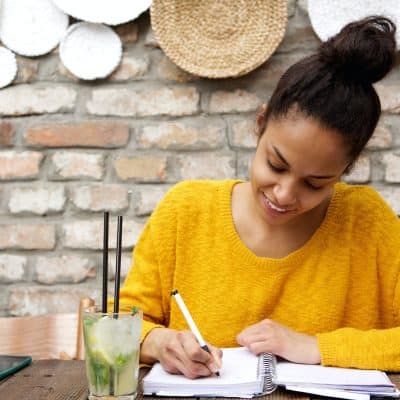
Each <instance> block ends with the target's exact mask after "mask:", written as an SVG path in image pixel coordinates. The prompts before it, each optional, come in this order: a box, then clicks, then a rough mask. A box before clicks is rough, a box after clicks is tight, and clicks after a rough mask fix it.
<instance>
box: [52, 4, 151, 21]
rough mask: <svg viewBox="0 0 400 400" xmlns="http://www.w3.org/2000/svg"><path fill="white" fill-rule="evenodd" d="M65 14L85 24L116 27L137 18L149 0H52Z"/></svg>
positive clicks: (147, 6)
mask: <svg viewBox="0 0 400 400" xmlns="http://www.w3.org/2000/svg"><path fill="white" fill-rule="evenodd" d="M53 2H54V3H55V4H56V5H57V6H58V7H59V8H60V9H61V10H63V11H64V12H65V13H67V14H69V15H71V16H73V17H74V18H77V19H81V20H83V21H87V22H96V23H103V24H107V25H118V24H123V23H125V22H128V21H131V20H133V19H135V18H137V17H138V16H139V15H140V14H141V13H143V12H144V11H146V10H147V9H148V8H149V7H150V5H151V0H53Z"/></svg>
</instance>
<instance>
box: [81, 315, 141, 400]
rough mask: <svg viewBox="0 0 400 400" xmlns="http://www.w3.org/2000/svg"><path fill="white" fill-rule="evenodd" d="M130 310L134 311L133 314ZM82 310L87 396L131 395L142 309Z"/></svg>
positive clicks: (133, 393) (135, 380) (134, 389)
mask: <svg viewBox="0 0 400 400" xmlns="http://www.w3.org/2000/svg"><path fill="white" fill-rule="evenodd" d="M132 314H133V315H132ZM132 314H129V313H126V314H123V313H119V314H113V313H108V314H103V313H97V312H85V313H84V315H83V331H84V340H85V358H86V374H87V378H88V383H89V392H90V393H89V399H91V400H94V399H101V398H102V397H106V396H108V398H113V397H112V396H114V398H116V399H121V400H122V399H123V400H125V399H126V400H131V399H134V398H135V396H136V392H137V386H138V375H139V347H140V333H141V328H142V313H141V311H140V310H138V309H135V310H134V311H133V313H132Z"/></svg>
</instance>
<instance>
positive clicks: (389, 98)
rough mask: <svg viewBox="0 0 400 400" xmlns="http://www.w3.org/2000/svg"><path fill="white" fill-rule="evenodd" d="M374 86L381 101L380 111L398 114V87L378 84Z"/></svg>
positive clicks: (399, 101) (399, 100)
mask: <svg viewBox="0 0 400 400" xmlns="http://www.w3.org/2000/svg"><path fill="white" fill-rule="evenodd" d="M374 86H375V89H376V91H377V92H378V96H379V99H380V101H381V106H382V111H386V112H390V113H400V91H399V85H398V84H389V83H378V84H376V85H374Z"/></svg>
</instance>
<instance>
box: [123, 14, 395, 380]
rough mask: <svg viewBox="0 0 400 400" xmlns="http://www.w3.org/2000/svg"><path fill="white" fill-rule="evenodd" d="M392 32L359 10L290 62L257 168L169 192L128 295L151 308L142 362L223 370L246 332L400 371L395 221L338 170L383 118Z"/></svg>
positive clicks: (261, 343)
mask: <svg viewBox="0 0 400 400" xmlns="http://www.w3.org/2000/svg"><path fill="white" fill-rule="evenodd" d="M394 34H395V26H394V24H393V23H392V22H391V21H390V20H389V19H386V18H384V17H370V18H366V19H364V20H361V21H357V22H354V23H351V24H349V25H347V26H345V27H344V28H343V30H342V31H341V32H340V33H339V34H338V35H336V36H334V37H332V38H331V39H329V40H328V41H327V42H324V43H322V45H321V46H320V48H319V50H318V52H317V53H316V54H314V55H312V56H310V57H307V58H305V59H304V60H301V61H300V62H298V63H296V64H294V65H293V66H292V67H290V68H289V69H288V70H287V71H286V73H285V74H284V75H283V76H282V78H281V79H280V81H279V82H278V85H277V88H276V90H275V91H274V93H273V94H272V97H271V99H270V101H269V104H268V107H266V106H265V107H263V108H262V109H261V111H260V114H259V115H258V118H257V134H258V144H257V150H256V153H255V156H254V159H253V163H252V166H251V173H250V181H249V182H243V181H233V180H232V181H221V182H217V181H215V182H213V181H190V182H185V183H181V184H179V185H177V186H175V187H174V188H173V189H172V190H170V191H169V193H168V194H167V195H166V196H165V198H164V200H163V201H162V202H161V203H160V204H159V206H158V207H157V208H156V210H155V211H154V212H153V214H152V216H151V218H150V219H149V221H148V223H147V225H146V227H145V229H144V232H143V233H142V236H141V237H140V239H139V241H138V243H137V246H136V247H135V250H134V253H133V266H132V269H131V271H130V273H129V275H128V277H127V280H126V281H125V284H124V286H123V288H122V290H121V297H120V299H121V307H122V308H124V307H126V308H128V307H129V304H137V305H139V306H140V307H142V308H143V310H144V329H143V334H142V346H141V361H142V362H145V363H150V364H151V363H153V362H155V361H159V362H160V363H161V364H162V366H163V367H164V368H165V369H166V370H167V371H169V372H172V373H181V374H184V375H186V376H188V377H191V378H194V377H199V376H205V375H210V374H212V373H213V372H214V367H215V363H216V362H217V363H218V361H219V360H220V358H221V352H220V350H219V347H233V346H238V345H241V346H246V347H247V348H248V349H249V350H250V351H252V352H253V353H256V354H259V353H262V352H271V353H274V354H276V355H278V356H281V357H283V358H286V359H288V360H290V361H294V362H300V363H310V364H315V363H322V364H323V365H334V366H340V367H356V368H372V369H385V370H394V371H400V327H399V325H400V313H399V312H400V311H399V310H400V282H399V276H400V255H399V251H398V249H399V248H400V222H399V220H398V219H397V217H396V215H395V213H394V212H393V211H392V210H391V209H390V208H389V206H388V205H387V204H386V203H385V202H384V201H383V199H382V198H381V197H380V196H379V195H378V194H377V193H376V192H375V191H374V190H373V189H371V188H368V187H361V186H349V185H346V184H344V183H341V182H340V179H341V177H342V175H343V173H344V172H346V171H347V170H348V169H349V168H350V167H351V165H352V164H353V163H354V162H355V160H356V159H357V157H358V155H359V154H360V152H361V151H362V150H363V148H364V147H365V145H366V143H367V142H368V140H369V138H370V137H371V135H372V133H373V131H374V129H375V127H376V124H377V122H378V119H379V115H380V112H381V108H380V102H379V98H378V96H377V94H376V92H375V90H374V88H373V86H372V83H374V82H376V81H378V80H379V79H381V78H383V77H384V76H385V75H386V73H387V72H389V70H390V69H391V67H392V65H393V63H394V60H395V39H394ZM173 289H177V290H179V292H180V293H181V294H182V296H183V297H184V298H185V302H186V304H187V306H188V308H189V309H190V312H191V314H192V316H193V318H194V320H196V324H197V325H198V328H199V330H200V331H201V332H202V334H203V335H204V338H205V340H207V341H209V346H208V347H209V349H210V351H211V353H212V354H211V355H210V354H208V353H207V352H205V351H203V350H202V349H201V348H200V345H199V343H197V341H196V339H195V337H194V336H193V334H191V333H190V332H189V331H187V326H186V324H185V321H184V319H183V318H182V316H181V313H180V311H179V309H178V308H177V307H176V305H175V304H174V303H173V302H172V301H171V297H170V292H171V290H173ZM371 343H374V346H373V347H372V348H371V346H370V344H371ZM367 350H368V351H367Z"/></svg>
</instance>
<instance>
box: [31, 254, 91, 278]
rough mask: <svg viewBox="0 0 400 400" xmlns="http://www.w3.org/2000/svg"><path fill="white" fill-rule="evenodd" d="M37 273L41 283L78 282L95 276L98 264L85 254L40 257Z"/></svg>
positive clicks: (36, 265)
mask: <svg viewBox="0 0 400 400" xmlns="http://www.w3.org/2000/svg"><path fill="white" fill-rule="evenodd" d="M35 274H36V280H37V281H38V282H39V283H45V284H47V285H50V284H54V283H77V282H82V281H84V280H86V279H87V278H93V277H95V276H96V266H95V264H94V262H93V261H92V260H91V259H89V258H87V257H84V256H75V255H63V256H60V257H38V258H37V260H36V264H35Z"/></svg>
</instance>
